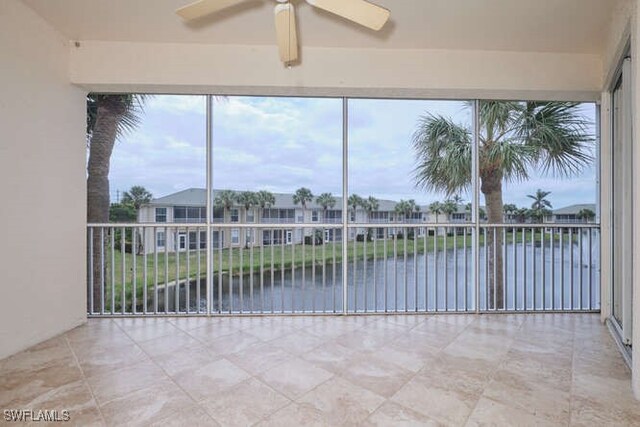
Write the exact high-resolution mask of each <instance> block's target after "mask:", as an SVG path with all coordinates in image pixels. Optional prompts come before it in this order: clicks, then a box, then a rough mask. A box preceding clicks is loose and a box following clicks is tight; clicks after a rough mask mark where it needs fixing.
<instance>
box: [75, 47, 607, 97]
mask: <svg viewBox="0 0 640 427" xmlns="http://www.w3.org/2000/svg"><path fill="white" fill-rule="evenodd" d="M302 61H303V64H302V66H299V67H293V68H292V69H286V68H284V67H283V66H282V64H281V63H280V62H279V59H278V55H277V51H276V50H275V47H269V46H229V45H226V46H222V45H219V46H216V45H203V44H168V43H165V44H153V43H131V42H98V41H85V42H81V43H80V47H77V48H73V49H72V51H71V65H70V72H71V80H72V81H73V82H74V83H78V84H80V85H83V86H84V87H86V88H90V89H95V90H105V91H122V90H133V91H151V92H179V93H202V92H212V93H221V94H260V95H268V94H281V95H305V94H314V95H337V96H344V95H348V96H358V95H362V96H398V97H436V98H473V97H479V98H516V99H523V98H527V99H532V98H536V99H565V100H566V99H575V100H589V101H592V100H596V99H599V97H600V91H601V88H602V78H601V77H602V62H601V59H600V57H599V56H597V55H583V54H552V53H517V52H494V51H446V50H385V49H327V48H307V49H304V50H303V53H302Z"/></svg>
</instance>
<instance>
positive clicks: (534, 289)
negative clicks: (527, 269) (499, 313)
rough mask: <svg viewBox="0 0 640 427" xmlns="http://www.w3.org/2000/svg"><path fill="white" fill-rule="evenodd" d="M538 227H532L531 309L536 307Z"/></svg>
mask: <svg viewBox="0 0 640 427" xmlns="http://www.w3.org/2000/svg"><path fill="white" fill-rule="evenodd" d="M536 237H537V236H536V229H535V228H531V282H532V283H531V286H532V289H531V294H532V298H533V302H532V304H531V310H534V311H535V309H536Z"/></svg>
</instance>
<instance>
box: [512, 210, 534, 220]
mask: <svg viewBox="0 0 640 427" xmlns="http://www.w3.org/2000/svg"><path fill="white" fill-rule="evenodd" d="M513 214H514V215H515V217H516V219H517V221H518V222H520V223H522V222H525V221H526V220H527V218H529V217H530V216H531V212H530V211H529V209H527V208H518V209H516V210H515V211H513Z"/></svg>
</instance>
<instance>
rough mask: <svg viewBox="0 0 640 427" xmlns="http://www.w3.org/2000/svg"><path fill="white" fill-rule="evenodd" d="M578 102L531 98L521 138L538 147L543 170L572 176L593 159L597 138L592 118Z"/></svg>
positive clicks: (522, 126)
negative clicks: (537, 100) (581, 111)
mask: <svg viewBox="0 0 640 427" xmlns="http://www.w3.org/2000/svg"><path fill="white" fill-rule="evenodd" d="M579 105H580V104H578V103H575V102H529V103H527V105H526V108H525V109H524V110H523V112H522V117H521V121H520V126H519V127H518V129H517V130H516V134H517V136H518V138H519V139H520V140H521V141H523V142H524V144H526V145H529V146H531V147H533V148H534V149H535V151H536V158H535V165H536V166H538V167H539V168H540V169H541V170H542V172H543V173H548V174H552V175H555V176H561V177H569V176H574V175H576V174H579V173H581V172H582V170H583V169H584V167H585V166H587V165H589V164H590V163H591V162H593V155H592V154H591V153H592V150H593V148H594V143H595V139H594V137H593V135H591V134H590V132H589V129H588V128H589V125H590V122H589V121H588V120H586V119H585V118H584V117H583V116H582V115H581V114H580V111H579Z"/></svg>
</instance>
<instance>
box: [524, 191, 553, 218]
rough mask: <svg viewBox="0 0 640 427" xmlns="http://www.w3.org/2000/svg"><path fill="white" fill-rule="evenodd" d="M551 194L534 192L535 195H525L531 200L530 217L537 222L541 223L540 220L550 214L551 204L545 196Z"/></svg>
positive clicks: (548, 192)
mask: <svg viewBox="0 0 640 427" xmlns="http://www.w3.org/2000/svg"><path fill="white" fill-rule="evenodd" d="M549 194H551V191H542V190H541V189H538V190H536V193H535V194H527V197H528V198H530V199H533V203H532V204H531V210H530V215H531V217H532V218H534V219H535V220H536V221H537V222H542V219H543V218H544V217H545V216H547V215H549V214H550V213H551V211H550V209H551V208H552V207H553V206H551V202H550V201H548V200H547V196H548V195H549Z"/></svg>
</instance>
